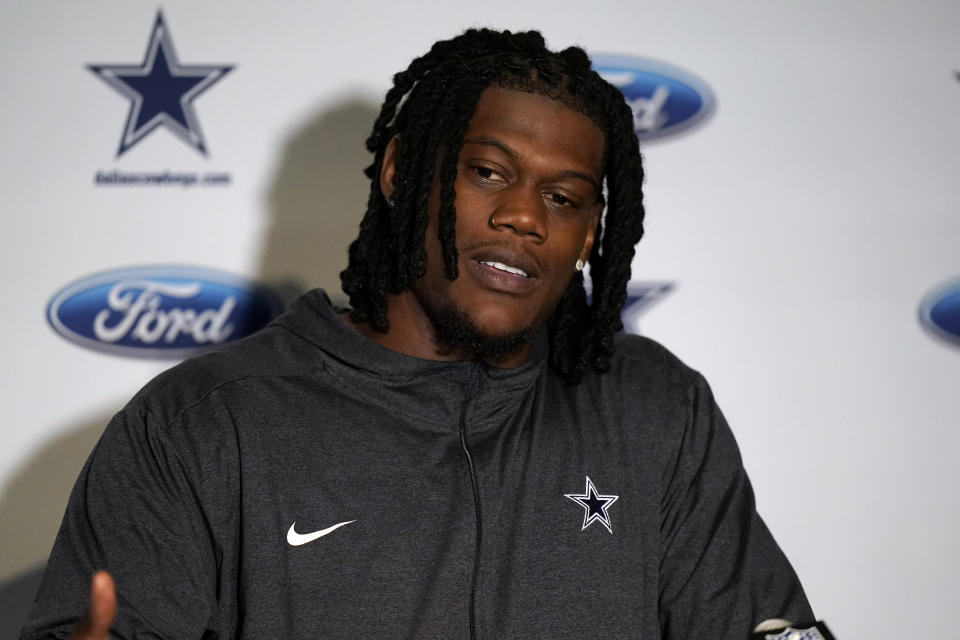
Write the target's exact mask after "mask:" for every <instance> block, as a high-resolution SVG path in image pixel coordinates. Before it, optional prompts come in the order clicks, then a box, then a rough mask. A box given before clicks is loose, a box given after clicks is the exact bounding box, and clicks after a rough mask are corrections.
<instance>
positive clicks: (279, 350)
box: [125, 323, 324, 424]
mask: <svg viewBox="0 0 960 640" xmlns="http://www.w3.org/2000/svg"><path fill="white" fill-rule="evenodd" d="M311 356H312V357H311ZM323 366H324V365H323V364H322V362H321V361H320V360H319V359H318V358H316V351H315V349H313V348H311V346H310V345H309V343H307V342H306V341H305V340H303V339H302V338H301V337H299V336H297V335H296V334H294V333H292V332H291V331H289V330H288V329H286V328H285V327H284V326H283V325H281V324H279V323H273V324H271V325H269V326H267V327H265V328H264V329H262V330H261V331H259V332H257V333H255V334H253V335H252V336H249V337H247V338H244V339H243V340H238V341H237V342H235V343H233V344H230V345H227V346H225V347H222V348H220V349H217V350H214V351H210V352H207V353H204V354H201V355H197V356H194V357H192V358H189V359H187V360H184V361H183V362H181V363H179V364H177V365H175V366H173V367H171V368H170V369H167V370H166V371H164V372H162V373H160V374H159V375H157V376H156V377H155V378H154V379H153V380H151V381H150V382H148V383H147V384H146V385H145V386H144V387H143V388H142V389H141V390H140V391H139V392H138V393H137V394H136V395H135V396H134V397H133V399H131V400H130V402H129V403H128V404H127V406H126V407H125V411H128V412H129V411H137V412H141V413H148V414H150V415H151V416H152V417H153V419H154V420H156V421H158V422H159V423H161V424H169V423H171V422H174V421H176V420H177V419H178V418H179V417H180V416H181V415H182V414H183V413H184V412H186V411H188V410H189V409H191V408H192V407H195V406H197V405H199V404H202V403H203V402H204V400H206V399H207V398H209V397H210V396H211V395H213V394H215V393H216V392H217V391H218V390H220V389H222V388H224V387H227V386H230V385H235V384H239V383H242V382H244V381H250V380H252V379H263V378H271V379H277V378H283V377H289V378H303V377H305V376H309V375H311V373H315V371H316V370H318V369H322V368H323Z"/></svg>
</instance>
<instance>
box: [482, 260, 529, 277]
mask: <svg viewBox="0 0 960 640" xmlns="http://www.w3.org/2000/svg"><path fill="white" fill-rule="evenodd" d="M480 264H485V265H488V266H491V267H493V268H494V269H499V270H500V271H506V272H507V273H512V274H514V275H517V276H523V277H524V278H529V277H530V276H528V275H527V272H526V271H524V270H523V269H517V268H516V267H511V266H508V265H505V264H503V263H502V262H492V261H487V260H481V261H480Z"/></svg>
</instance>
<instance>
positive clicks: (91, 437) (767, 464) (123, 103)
mask: <svg viewBox="0 0 960 640" xmlns="http://www.w3.org/2000/svg"><path fill="white" fill-rule="evenodd" d="M382 4H383V3H375V2H373V1H372V0H354V1H353V2H350V3H342V2H336V3H335V2H326V3H325V2H278V3H273V4H272V5H270V6H269V7H268V6H267V5H266V4H264V3H260V2H253V1H251V0H242V1H241V2H237V3H231V5H230V6H229V8H225V7H224V6H222V5H219V4H214V3H202V4H201V3H195V2H187V1H185V0H169V1H168V2H166V3H165V4H164V5H163V14H164V19H165V21H166V23H167V25H168V27H169V29H170V32H171V34H172V38H173V42H174V44H175V46H176V51H177V54H178V56H179V59H180V61H181V62H182V63H184V64H223V65H234V68H233V70H232V71H230V72H229V73H228V74H227V75H226V76H224V77H223V78H222V79H221V80H219V81H218V82H217V84H216V85H215V86H212V87H211V88H210V89H209V90H208V91H206V92H205V93H203V94H202V95H201V96H199V97H198V98H197V99H196V101H195V102H194V106H195V108H196V113H197V117H198V119H199V121H200V123H201V126H202V130H203V134H204V137H205V139H206V144H207V147H208V150H209V154H208V155H207V156H203V155H202V154H200V153H198V152H197V151H196V150H195V149H193V148H191V146H189V145H188V144H185V143H184V141H183V140H181V139H179V138H177V137H175V136H174V135H171V133H170V132H169V131H168V130H165V129H163V128H160V129H158V130H156V131H154V132H152V133H150V134H149V135H148V136H146V137H145V138H144V139H143V140H142V141H140V142H139V143H137V144H136V145H134V146H133V147H131V148H130V149H129V150H128V151H127V152H125V153H124V154H123V155H121V156H120V157H116V151H117V147H118V143H119V140H120V134H121V130H122V127H123V125H124V123H125V122H126V118H127V113H128V111H129V101H128V100H127V99H126V98H124V97H123V96H122V95H121V94H120V93H118V92H117V91H115V90H113V89H112V88H111V87H109V86H108V85H107V84H105V83H104V82H103V81H102V80H101V79H99V78H98V77H97V76H96V75H95V74H94V73H92V72H91V71H90V70H89V69H88V68H87V67H86V65H89V64H121V63H133V64H139V63H140V62H141V61H142V60H143V57H144V51H145V48H146V44H147V40H148V35H149V34H150V31H151V27H152V25H153V21H154V19H155V16H156V13H157V10H158V8H159V7H158V6H157V5H156V4H152V3H144V2H120V1H114V2H106V1H103V0H91V1H89V2H84V3H73V2H67V1H66V0H56V1H53V0H51V1H47V2H32V3H27V2H8V3H4V4H3V5H2V7H0V35H2V37H0V81H2V85H3V89H2V91H0V116H2V118H0V140H2V142H3V148H2V152H0V202H2V212H3V216H4V218H3V223H4V231H5V232H4V233H3V235H2V237H0V247H2V251H0V266H2V268H3V274H4V278H3V282H2V284H0V287H2V294H3V300H4V303H3V304H4V306H3V313H2V315H0V331H2V333H0V335H2V336H3V339H4V347H3V353H4V357H3V362H4V366H3V368H2V373H0V376H2V392H0V393H2V396H0V398H2V401H3V406H4V412H5V416H6V419H5V421H4V423H3V426H2V427H0V429H2V443H3V446H2V447H0V583H2V584H0V596H6V595H8V594H11V593H13V592H14V587H16V585H18V584H20V585H22V584H35V582H30V581H31V580H34V577H33V576H35V575H36V569H37V568H38V567H39V566H40V565H42V563H43V562H44V560H45V558H46V555H47V553H48V552H49V549H50V545H51V544H52V540H53V536H54V534H55V532H56V529H57V526H58V525H59V521H60V517H61V515H62V512H63V506H64V504H65V501H66V497H67V494H68V492H69V488H70V486H71V485H72V482H73V479H74V478H75V476H76V474H77V472H78V471H79V468H80V466H81V465H82V463H83V460H84V459H85V457H86V454H87V453H88V451H89V449H90V448H91V447H92V446H93V444H94V442H95V441H96V438H97V437H98V436H99V433H100V432H101V431H102V429H103V426H104V425H105V423H106V421H107V420H108V419H109V417H110V415H111V414H112V413H113V412H115V411H116V410H117V409H118V408H119V407H120V406H121V405H122V404H123V403H124V402H125V400H126V399H127V398H128V397H129V396H130V395H132V394H133V393H134V392H135V391H136V390H137V389H138V388H139V387H140V386H141V385H142V384H143V383H145V382H146V381H147V380H148V379H150V378H151V377H152V376H153V375H155V374H156V373H158V372H159V371H161V370H162V369H163V368H165V367H167V366H169V365H170V364H171V362H170V361H158V360H144V359H135V358H125V357H117V356H113V355H108V354H104V353H100V352H96V351H91V350H88V349H84V348H82V347H79V346H77V345H75V344H73V343H70V342H67V341H66V340H64V339H63V338H61V337H60V336H59V335H57V334H56V333H55V332H54V331H53V330H52V329H51V328H50V326H49V325H48V324H47V322H46V321H45V319H44V312H45V308H46V305H47V302H48V301H49V300H50V298H51V297H52V296H53V295H54V294H55V293H56V292H57V291H58V290H60V289H61V288H62V287H64V286H66V285H67V284H68V283H70V282H72V281H75V280H77V279H79V278H82V277H84V276H86V275H89V274H91V273H96V272H101V271H104V270H108V269H112V268H126V267H131V266H138V265H195V266H203V267H210V268H215V269H220V270H224V271H227V272H231V273H234V274H239V275H244V276H247V277H250V278H253V279H255V280H258V281H261V282H265V283H267V284H270V285H273V286H275V287H277V288H278V289H280V290H283V291H285V292H287V293H288V294H292V293H293V292H295V291H297V290H302V289H304V288H307V287H312V286H317V285H320V286H324V287H326V288H328V289H330V288H333V287H336V286H337V283H338V279H337V273H338V272H339V270H340V269H342V267H343V266H344V260H345V251H344V248H345V246H346V243H347V241H348V240H349V238H351V237H352V235H353V229H354V228H355V225H356V223H357V221H358V220H359V215H360V211H361V208H362V205H363V203H364V200H365V195H364V185H363V177H362V175H361V168H362V167H363V166H365V164H366V163H367V162H368V158H367V157H366V156H365V154H364V153H363V151H362V141H363V139H364V137H365V135H366V133H367V131H368V129H369V126H370V125H371V124H372V120H373V117H374V115H375V109H376V107H377V105H378V104H379V102H380V99H381V97H382V95H383V93H384V91H385V90H386V89H387V87H388V86H389V81H390V78H391V75H392V74H393V73H394V72H395V71H397V70H399V69H401V68H403V67H405V66H406V64H407V63H408V62H409V60H410V59H411V58H413V57H414V56H416V55H419V54H421V53H423V52H424V51H425V50H426V48H427V47H428V46H429V44H430V43H431V42H433V41H434V40H436V39H439V38H445V37H449V36H452V35H454V34H455V33H458V32H459V31H461V30H462V29H464V28H466V27H469V26H480V25H491V26H497V27H502V28H512V29H520V28H539V29H540V30H542V31H543V32H544V34H545V35H546V37H547V39H548V41H549V42H550V43H551V45H552V46H553V47H563V46H567V45H569V44H574V43H576V44H580V45H582V46H584V47H585V48H587V49H588V51H591V52H597V53H600V52H602V53H613V54H623V55H631V56H642V57H647V58H652V59H655V60H660V61H664V62H666V63H668V64H671V65H676V66H679V67H682V68H683V69H686V70H688V71H690V72H692V73H694V74H695V75H696V76H697V77H699V78H700V79H701V80H703V81H704V82H705V83H706V84H707V85H709V86H710V87H711V89H712V90H713V92H714V94H715V97H716V100H717V108H716V112H715V113H714V114H713V116H712V117H711V118H710V119H709V120H707V121H706V122H705V123H703V124H702V125H701V126H699V127H698V128H695V129H694V130H692V131H689V132H687V133H684V134H682V135H679V136H674V137H668V138H664V139H662V140H660V141H656V142H652V143H650V144H649V145H646V146H645V147H644V151H645V155H646V168H647V187H646V193H647V205H648V220H649V223H648V226H647V229H648V230H647V237H646V238H645V239H644V240H643V242H642V243H641V245H640V248H639V251H638V255H637V258H636V261H635V263H634V273H635V274H636V275H635V277H636V278H638V279H640V280H644V281H659V282H670V283H673V285H674V287H673V290H672V291H671V292H670V293H669V294H667V295H666V296H665V297H664V298H663V299H662V300H660V301H659V302H658V304H656V305H655V306H653V307H651V308H650V309H648V311H647V312H646V313H645V314H643V315H642V316H641V319H640V328H641V330H642V331H643V333H645V334H647V335H650V336H652V337H654V338H656V339H658V340H660V341H661V342H663V343H665V344H666V345H667V346H668V347H670V348H671V349H672V350H674V351H675V352H676V353H677V354H678V355H679V356H680V357H681V358H683V359H684V360H685V361H687V362H688V363H689V364H690V365H691V366H693V367H695V368H697V369H699V370H701V371H702V372H703V373H704V374H705V375H706V376H707V378H708V379H709V380H710V381H711V383H712V385H713V387H714V390H715V392H716V395H717V397H718V398H719V401H720V404H721V406H722V407H723V409H724V411H725V413H726V414H727V417H728V419H729V420H730V422H731V424H732V425H733V428H734V431H735V433H736V434H737V437H738V440H739V442H740V445H741V449H742V451H743V454H744V458H745V460H746V464H747V468H748V470H749V471H750V473H751V476H752V479H753V482H754V486H755V489H756V492H757V497H758V503H759V508H760V510H761V513H762V514H763V515H764V517H765V519H766V520H767V522H768V524H769V525H770V528H771V529H772V530H773V532H774V534H775V535H776V537H777V539H778V541H779V542H780V543H781V546H783V547H784V549H785V550H786V552H787V554H788V556H789V557H790V558H791V560H792V561H793V563H794V565H795V567H796V569H797V571H798V573H799V574H800V576H801V579H802V580H803V582H804V585H805V587H806V589H807V592H808V595H809V596H810V599H811V601H812V603H813V605H814V608H815V610H816V611H817V613H818V615H819V616H821V617H824V618H826V619H827V621H828V623H829V624H830V625H831V627H832V628H833V630H834V632H835V634H836V635H837V636H838V637H839V638H846V639H851V638H862V637H870V638H878V639H880V638H890V639H893V638H901V637H949V636H951V635H952V633H954V631H953V627H954V626H955V625H954V624H953V622H952V614H951V608H952V607H953V606H955V603H956V602H957V601H958V600H960V581H958V580H957V579H956V575H957V574H958V573H960V551H958V550H957V543H956V540H957V539H958V538H960V482H958V476H960V473H958V472H957V466H956V462H955V458H956V454H955V452H956V451H958V450H960V429H958V427H960V419H958V405H957V401H956V394H957V392H958V383H960V349H958V348H957V347H956V346H952V345H949V344H947V343H946V342H945V341H943V340H940V339H937V338H936V337H934V336H932V335H931V334H930V333H929V332H927V331H926V330H924V328H923V327H922V326H921V324H920V323H919V322H918V319H917V309H918V306H919V304H920V301H921V299H922V298H923V297H924V295H926V294H927V293H928V292H929V291H930V290H932V289H933V288H934V287H935V286H937V285H938V284H941V283H943V282H945V281H949V280H950V279H952V278H956V277H957V276H958V275H960V216H958V215H957V214H958V211H957V210H958V208H960V180H958V176H960V82H958V80H957V76H956V75H955V73H956V71H958V70H960V37H958V36H957V31H956V25H957V24H958V22H960V4H958V3H956V2H954V1H952V0H941V1H936V0H917V1H915V2H913V3H902V2H893V1H892V0H883V1H880V0H872V1H869V2H868V1H865V0H864V1H858V2H854V1H847V2H844V1H837V0H806V1H804V2H799V1H794V0H780V1H777V2H771V1H770V0H739V1H731V2H725V3H715V2H707V1H705V0H701V1H693V0H687V1H675V2H671V3H658V2H652V1H646V0H637V1H636V2H632V3H622V2H613V1H607V0H600V1H595V2H591V3H588V4H584V3H583V2H566V1H564V2H560V1H557V0H552V1H551V2H528V3H517V2H512V1H504V0H489V1H488V2H484V3H459V2H444V3H438V2H420V3H417V4H411V3H394V4H393V6H390V7H386V8H384V7H382V6H380V5H382ZM113 170H119V171H124V172H135V171H149V172H162V171H166V170H170V171H179V172H184V171H188V172H199V173H219V174H229V176H230V179H231V181H230V184H229V185H220V186H195V187H191V188H184V187H181V186H137V187H130V186H127V187H124V186H97V185H95V184H94V176H95V175H96V173H97V172H98V171H113ZM21 600H22V598H21ZM11 602H13V600H11ZM11 606H14V605H11ZM16 606H17V607H19V606H21V604H20V601H17V604H16ZM12 614H13V615H7V614H6V613H5V615H4V616H3V617H4V618H9V619H15V618H17V617H19V616H22V615H23V613H22V611H21V610H20V609H15V610H13V611H12Z"/></svg>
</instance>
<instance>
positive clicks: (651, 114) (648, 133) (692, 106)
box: [590, 54, 716, 142]
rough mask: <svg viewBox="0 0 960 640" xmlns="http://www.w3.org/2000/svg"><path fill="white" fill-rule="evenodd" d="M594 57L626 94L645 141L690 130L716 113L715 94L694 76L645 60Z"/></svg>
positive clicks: (597, 67)
mask: <svg viewBox="0 0 960 640" xmlns="http://www.w3.org/2000/svg"><path fill="white" fill-rule="evenodd" d="M590 57H591V59H592V60H593V68H594V69H595V70H596V71H597V73H599V74H600V75H601V76H603V78H604V79H605V80H606V81H607V82H609V83H610V84H612V85H613V86H615V87H617V88H618V89H620V91H621V92H623V95H624V97H625V98H626V99H627V103H628V104H629V105H630V108H631V109H633V125H634V129H635V130H636V132H637V137H638V138H640V140H641V142H646V141H649V140H655V139H657V138H663V137H665V136H670V135H673V134H675V133H680V132H681V131H686V130H688V129H690V128H691V127H694V126H696V125H698V124H701V123H702V122H704V121H705V120H706V119H707V118H709V117H710V115H711V114H712V113H713V110H714V108H715V105H716V102H715V100H714V97H713V91H711V90H710V87H708V86H707V85H706V83H705V82H703V81H702V80H700V79H699V78H697V77H696V76H694V75H693V74H692V73H689V72H687V71H684V70H683V69H678V68H677V67H673V66H670V65H668V64H665V63H663V62H657V61H656V60H647V59H645V58H632V57H629V56H620V55H609V54H592V55H591V56H590Z"/></svg>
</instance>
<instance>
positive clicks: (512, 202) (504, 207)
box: [489, 185, 547, 243]
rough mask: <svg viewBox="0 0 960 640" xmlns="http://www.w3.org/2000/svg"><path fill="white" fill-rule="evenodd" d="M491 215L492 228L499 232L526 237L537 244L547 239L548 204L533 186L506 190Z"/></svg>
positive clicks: (518, 186)
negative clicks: (508, 232) (509, 232)
mask: <svg viewBox="0 0 960 640" xmlns="http://www.w3.org/2000/svg"><path fill="white" fill-rule="evenodd" d="M502 196H503V197H502V198H501V199H500V201H499V202H498V204H497V206H496V207H495V208H494V210H493V213H491V214H490V220H489V223H490V227H491V228H493V229H496V230H498V231H511V232H513V233H516V234H517V235H521V236H526V237H528V238H530V239H532V240H534V241H535V242H537V243H542V242H543V241H545V240H546V239H547V222H546V219H545V216H546V210H545V207H546V204H545V203H544V201H543V197H542V196H541V194H540V193H539V191H538V190H537V189H536V188H534V187H533V186H520V185H517V186H515V187H514V188H511V189H508V190H506V192H505V193H503V194H502Z"/></svg>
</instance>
